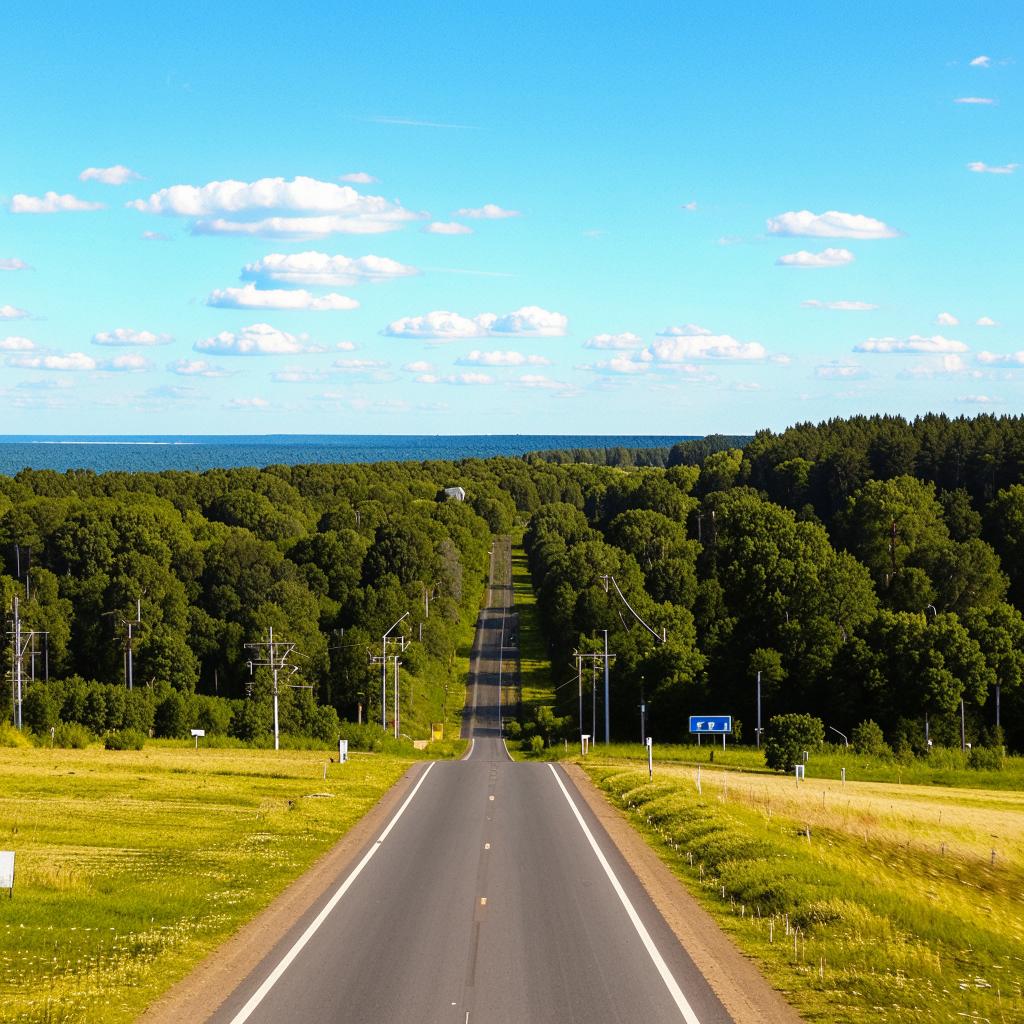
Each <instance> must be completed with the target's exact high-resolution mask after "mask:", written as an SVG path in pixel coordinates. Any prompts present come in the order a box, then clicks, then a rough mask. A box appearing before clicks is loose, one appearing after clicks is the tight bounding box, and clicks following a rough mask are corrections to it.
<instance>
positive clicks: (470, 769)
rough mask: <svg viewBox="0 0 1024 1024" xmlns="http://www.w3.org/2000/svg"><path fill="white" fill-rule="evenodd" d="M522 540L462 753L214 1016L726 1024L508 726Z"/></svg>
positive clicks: (377, 1022) (478, 677) (551, 774)
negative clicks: (504, 734) (506, 735)
mask: <svg viewBox="0 0 1024 1024" xmlns="http://www.w3.org/2000/svg"><path fill="white" fill-rule="evenodd" d="M511 599H512V584H511V552H510V547H509V543H508V541H507V540H498V541H496V542H495V546H494V550H493V552H492V555H491V578H490V588H489V593H488V601H487V608H486V609H484V610H483V611H482V612H481V613H480V618H479V620H478V624H477V632H476V641H475V644H474V648H473V655H472V664H471V677H470V691H469V692H470V700H469V703H468V706H467V709H466V718H465V726H464V732H463V734H464V736H466V737H467V738H469V739H470V741H471V744H470V748H469V751H468V753H467V755H466V757H465V758H464V759H463V760H462V761H459V762H434V763H424V764H421V765H417V766H416V767H415V768H414V769H413V770H412V771H413V777H412V778H411V779H410V783H411V784H410V786H409V789H408V793H407V795H406V796H405V799H404V800H403V801H402V802H401V803H399V804H398V805H397V806H396V807H395V809H394V810H393V812H392V813H391V814H390V815H389V816H388V818H387V819H386V820H385V825H384V827H383V829H382V831H380V832H378V833H375V836H376V838H372V839H371V840H370V841H369V842H368V843H367V844H366V845H365V846H364V848H363V849H362V851H361V852H359V853H357V855H356V857H355V858H353V859H352V860H351V861H350V863H349V864H348V865H347V866H346V868H345V869H344V871H343V872H342V873H341V874H340V875H339V877H338V878H337V879H336V881H335V882H334V883H332V884H331V885H330V886H328V888H327V889H326V890H325V891H324V893H323V895H322V896H321V898H320V899H319V900H317V901H316V902H314V904H313V906H312V907H310V909H309V910H308V911H307V912H306V914H305V915H304V916H303V917H302V918H301V919H300V920H299V921H298V922H296V923H295V924H294V926H293V927H292V928H291V929H290V930H289V931H288V933H287V934H286V935H285V936H284V937H283V938H282V939H281V940H280V941H279V942H278V943H277V944H276V946H275V947H274V948H273V949H272V950H271V952H270V953H269V954H268V955H267V956H266V957H265V958H264V959H263V961H262V962H261V963H260V964H259V966H258V967H257V968H256V969H255V970H253V971H252V972H251V973H250V974H249V975H248V977H247V978H246V979H245V980H244V981H243V982H242V983H241V984H240V985H239V986H238V987H237V988H236V989H235V990H234V991H233V992H232V993H231V994H230V995H229V996H228V997H227V999H226V1000H225V1001H224V1002H223V1003H222V1004H221V1006H220V1007H219V1009H218V1010H217V1011H216V1012H215V1013H214V1015H213V1016H212V1017H211V1018H210V1019H211V1020H213V1021H215V1022H217V1024H246V1022H252V1024H257V1022H259V1024H271V1022H274V1024H280V1022H293V1021H294V1022H303V1024H306V1022H310V1024H311V1022H327V1021H331V1022H334V1021H338V1022H341V1021H344V1022H347V1024H527V1022H529V1024H545V1022H550V1024H567V1022H584V1021H585V1022H587V1024H625V1022H628V1024H637V1022H645V1024H663V1022H673V1021H685V1022H687V1024H725V1022H731V1021H732V1018H731V1017H730V1016H729V1014H728V1013H727V1012H726V1010H725V1009H724V1007H723V1006H722V1004H721V1003H720V1002H719V1000H718V999H717V997H716V996H715V994H714V993H713V992H712V990H711V987H710V986H709V984H708V982H707V981H706V980H705V978H704V977H703V975H701V973H700V972H699V971H698V970H697V968H696V967H695V966H694V964H693V962H692V961H691V960H690V958H689V956H688V955H687V954H686V952H685V951H684V949H683V948H682V946H681V945H680V943H679V941H678V939H677V938H676V937H675V935H674V934H673V932H672V930H671V929H670V928H669V926H668V925H667V924H666V922H665V920H664V918H663V917H662V916H661V914H660V913H659V911H658V910H657V909H656V907H655V906H654V904H653V903H652V901H651V899H650V898H649V897H648V895H647V893H646V892H645V890H644V888H643V886H642V885H641V884H640V882H639V880H638V879H637V877H636V875H635V874H634V872H633V870H632V869H631V867H630V865H629V864H628V863H627V862H626V860H625V859H624V858H623V856H622V854H621V853H620V852H619V850H618V849H617V848H616V846H615V845H614V843H613V842H612V841H611V839H610V838H609V836H608V834H607V832H606V831H605V829H604V828H603V827H602V825H601V824H600V822H599V821H598V820H597V818H596V817H595V816H594V814H593V813H592V812H591V811H590V809H589V807H588V805H587V803H586V801H585V800H584V799H583V798H582V796H581V794H580V792H579V791H578V790H577V789H576V787H575V785H574V783H573V782H572V780H571V779H570V777H569V775H568V774H567V773H566V772H565V771H564V770H563V769H562V768H561V767H559V766H557V765H553V764H540V763H536V762H531V763H516V762H513V761H512V759H511V758H510V757H509V755H508V752H507V750H506V749H505V745H504V743H503V741H502V738H501V728H500V713H501V701H500V680H501V676H502V674H507V670H508V669H509V668H514V665H515V663H516V662H517V660H518V651H517V649H516V648H515V646H514V643H513V642H510V641H514V640H515V637H514V635H513V632H512V630H513V628H514V627H513V626H512V625H511V624H512V622H513V616H512V614H511V613H510V608H511Z"/></svg>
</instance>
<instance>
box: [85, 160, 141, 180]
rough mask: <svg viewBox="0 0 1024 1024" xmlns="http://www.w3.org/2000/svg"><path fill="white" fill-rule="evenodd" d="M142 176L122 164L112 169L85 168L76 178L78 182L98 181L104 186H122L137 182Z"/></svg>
mask: <svg viewBox="0 0 1024 1024" xmlns="http://www.w3.org/2000/svg"><path fill="white" fill-rule="evenodd" d="M141 177H142V175H141V174H139V173H138V172H137V171H133V170H132V169H131V168H130V167H125V166H124V164H114V166H113V167H86V169H85V170H84V171H82V173H81V174H80V175H79V176H78V180H79V181H99V182H102V183H103V184H104V185H124V184H126V183H127V182H129V181H138V180H139V178H141Z"/></svg>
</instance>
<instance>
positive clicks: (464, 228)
mask: <svg viewBox="0 0 1024 1024" xmlns="http://www.w3.org/2000/svg"><path fill="white" fill-rule="evenodd" d="M423 230H424V231H425V232H426V233H427V234H428V235H471V234H473V229H472V228H471V227H470V226H469V225H468V224H459V223H458V222H457V221H454V220H452V221H443V220H435V221H431V222H430V223H429V224H428V225H427V226H426V227H425V228H424V229H423Z"/></svg>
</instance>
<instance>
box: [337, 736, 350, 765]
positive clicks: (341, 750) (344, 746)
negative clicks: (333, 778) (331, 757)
mask: <svg viewBox="0 0 1024 1024" xmlns="http://www.w3.org/2000/svg"><path fill="white" fill-rule="evenodd" d="M347 760H348V740H338V764H344V763H345V762H346V761H347Z"/></svg>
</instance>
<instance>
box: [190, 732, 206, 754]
mask: <svg viewBox="0 0 1024 1024" xmlns="http://www.w3.org/2000/svg"><path fill="white" fill-rule="evenodd" d="M192 735H193V737H194V738H195V741H196V750H198V749H199V739H200V737H201V736H205V735H206V730H205V729H193V730H192Z"/></svg>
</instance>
